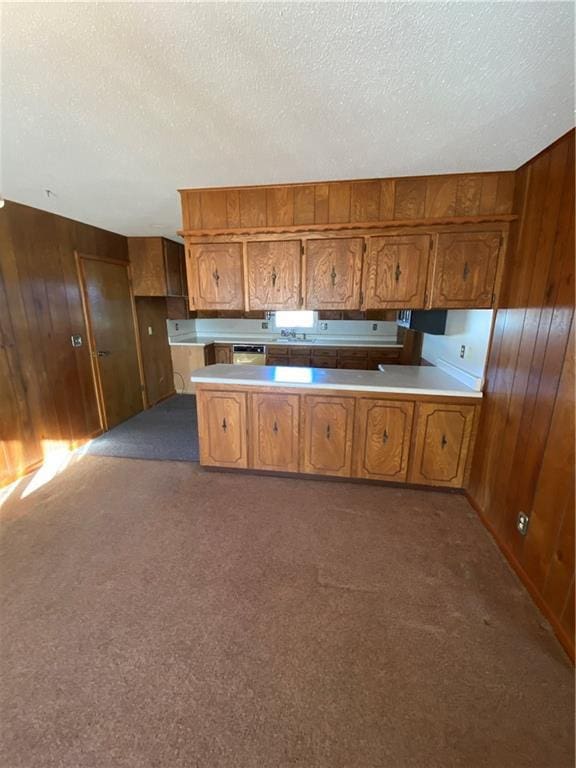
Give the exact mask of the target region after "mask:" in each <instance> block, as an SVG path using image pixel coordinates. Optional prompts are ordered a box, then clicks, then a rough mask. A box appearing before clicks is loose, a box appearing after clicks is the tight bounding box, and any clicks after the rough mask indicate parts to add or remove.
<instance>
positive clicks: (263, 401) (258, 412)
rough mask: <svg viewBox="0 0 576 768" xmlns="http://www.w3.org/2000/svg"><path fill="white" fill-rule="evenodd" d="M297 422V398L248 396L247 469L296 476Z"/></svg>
mask: <svg viewBox="0 0 576 768" xmlns="http://www.w3.org/2000/svg"><path fill="white" fill-rule="evenodd" d="M299 422H300V398H299V396H298V395H276V394H274V393H264V392H262V393H259V394H257V395H250V424H249V432H250V454H251V460H250V466H251V467H253V468H254V469H270V470H274V471H276V472H298V469H299V464H300V462H299V455H298V453H299V451H298V449H299V436H300V434H299Z"/></svg>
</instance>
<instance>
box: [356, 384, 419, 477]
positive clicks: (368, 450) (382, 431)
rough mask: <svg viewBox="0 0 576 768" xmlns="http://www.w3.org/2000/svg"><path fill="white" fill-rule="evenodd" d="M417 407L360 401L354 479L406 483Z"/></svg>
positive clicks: (357, 418)
mask: <svg viewBox="0 0 576 768" xmlns="http://www.w3.org/2000/svg"><path fill="white" fill-rule="evenodd" d="M413 416H414V403H405V402H401V401H394V400H376V399H368V398H359V399H358V402H357V404H356V422H355V432H354V475H355V476H356V477H368V478H372V479H374V480H394V481H397V482H403V481H405V480H406V474H407V472H408V456H409V454H410V437H411V434H412V418H413Z"/></svg>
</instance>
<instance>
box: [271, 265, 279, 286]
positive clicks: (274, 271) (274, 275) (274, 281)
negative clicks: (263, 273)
mask: <svg viewBox="0 0 576 768" xmlns="http://www.w3.org/2000/svg"><path fill="white" fill-rule="evenodd" d="M277 277H278V275H277V274H276V267H272V288H274V286H275V285H276V278H277Z"/></svg>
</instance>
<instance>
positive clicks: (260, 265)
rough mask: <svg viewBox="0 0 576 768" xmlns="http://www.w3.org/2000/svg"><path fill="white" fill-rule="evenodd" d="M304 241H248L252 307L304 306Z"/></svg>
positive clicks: (281, 307) (285, 307)
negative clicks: (302, 274)
mask: <svg viewBox="0 0 576 768" xmlns="http://www.w3.org/2000/svg"><path fill="white" fill-rule="evenodd" d="M301 249H302V245H301V243H300V240H277V241H270V242H266V241H261V242H253V243H247V244H246V265H247V268H246V272H247V278H248V303H249V307H248V308H249V309H300V306H301V303H300V280H301V264H300V262H301Z"/></svg>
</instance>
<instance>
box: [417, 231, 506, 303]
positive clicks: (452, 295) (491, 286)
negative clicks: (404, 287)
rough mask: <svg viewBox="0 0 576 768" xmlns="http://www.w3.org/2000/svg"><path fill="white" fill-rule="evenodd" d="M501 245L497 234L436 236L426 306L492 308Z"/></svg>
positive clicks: (501, 240) (477, 233) (472, 233)
mask: <svg viewBox="0 0 576 768" xmlns="http://www.w3.org/2000/svg"><path fill="white" fill-rule="evenodd" d="M502 242H503V238H502V234H501V233H500V232H497V231H496V232H470V231H463V232H450V233H445V234H440V235H438V240H437V245H436V253H435V256H434V264H433V275H432V277H431V283H430V290H429V294H430V295H429V299H428V306H429V307H440V308H443V309H449V308H451V307H454V308H457V307H462V308H467V307H478V308H483V307H485V308H489V307H491V306H492V305H493V301H494V291H495V287H496V276H497V272H498V258H499V254H500V249H501V246H502Z"/></svg>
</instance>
